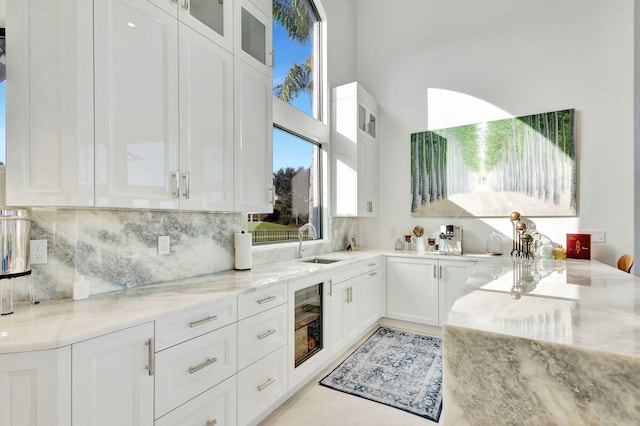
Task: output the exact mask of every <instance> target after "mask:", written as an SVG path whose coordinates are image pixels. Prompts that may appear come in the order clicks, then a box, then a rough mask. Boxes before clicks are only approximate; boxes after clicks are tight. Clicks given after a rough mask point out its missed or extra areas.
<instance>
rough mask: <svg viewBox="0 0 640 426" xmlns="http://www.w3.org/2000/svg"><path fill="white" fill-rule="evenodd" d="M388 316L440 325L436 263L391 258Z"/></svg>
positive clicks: (388, 267)
mask: <svg viewBox="0 0 640 426" xmlns="http://www.w3.org/2000/svg"><path fill="white" fill-rule="evenodd" d="M387 316H388V317H389V318H394V319H399V320H404V321H413V322H417V323H420V324H428V325H436V326H437V325H438V279H437V262H436V261H430V260H424V259H408V258H401V257H398V258H387Z"/></svg>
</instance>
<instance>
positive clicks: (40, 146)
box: [6, 0, 94, 206]
mask: <svg viewBox="0 0 640 426" xmlns="http://www.w3.org/2000/svg"><path fill="white" fill-rule="evenodd" d="M92 20H93V12H92V5H91V2H87V1H85V0H55V1H54V0H22V1H13V0H11V1H8V2H7V19H6V22H7V37H8V41H7V45H9V49H10V50H11V54H10V59H9V60H8V61H7V86H8V89H7V109H6V114H7V166H6V177H7V185H6V203H7V204H9V205H32V206H43V205H67V206H68V205H73V206H92V205H93V204H94V165H93V164H94V163H93V158H94V145H93V44H92V40H93V26H92Z"/></svg>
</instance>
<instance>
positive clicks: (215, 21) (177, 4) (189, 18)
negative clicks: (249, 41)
mask: <svg viewBox="0 0 640 426" xmlns="http://www.w3.org/2000/svg"><path fill="white" fill-rule="evenodd" d="M149 1H151V2H152V3H153V4H155V5H156V6H158V7H159V8H161V9H162V10H164V11H165V12H167V13H169V14H170V15H171V16H173V17H174V18H178V19H179V20H180V22H183V23H185V24H186V25H188V26H189V27H191V28H193V29H194V30H195V31H197V32H198V33H200V34H202V35H203V36H205V37H207V38H208V39H209V40H211V41H213V42H215V43H216V44H218V45H219V46H221V47H223V48H225V49H226V50H228V51H229V52H232V51H233V0H149Z"/></svg>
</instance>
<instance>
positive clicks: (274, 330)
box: [258, 329, 278, 340]
mask: <svg viewBox="0 0 640 426" xmlns="http://www.w3.org/2000/svg"><path fill="white" fill-rule="evenodd" d="M276 331H278V330H276V329H271V330H267V331H265V332H264V333H262V334H258V339H260V340H262V339H264V338H265V337H268V336H271V335H272V334H273V333H275V332H276Z"/></svg>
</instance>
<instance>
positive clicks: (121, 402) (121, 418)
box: [71, 323, 153, 426]
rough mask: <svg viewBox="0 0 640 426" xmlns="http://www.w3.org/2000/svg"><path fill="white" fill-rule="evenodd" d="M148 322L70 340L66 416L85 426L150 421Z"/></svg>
mask: <svg viewBox="0 0 640 426" xmlns="http://www.w3.org/2000/svg"><path fill="white" fill-rule="evenodd" d="M152 337H153V323H147V324H142V325H139V326H137V327H132V328H128V329H125V330H122V331H118V332H115V333H111V334H107V335H105V336H101V337H96V338H94V339H90V340H86V341H84V342H80V343H77V344H74V345H73V346H72V348H71V354H72V355H71V356H72V421H73V424H74V425H83V426H84V425H87V426H97V425H104V426H112V425H119V426H128V425H131V426H134V425H136V426H139V425H152V424H153V376H151V375H149V370H148V369H147V367H148V366H149V356H150V355H149V353H150V352H149V351H150V348H149V346H148V345H146V344H145V343H146V342H147V340H149V339H150V338H152Z"/></svg>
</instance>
